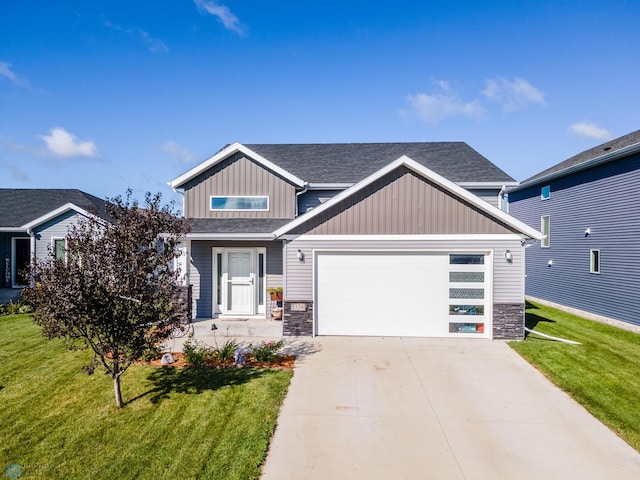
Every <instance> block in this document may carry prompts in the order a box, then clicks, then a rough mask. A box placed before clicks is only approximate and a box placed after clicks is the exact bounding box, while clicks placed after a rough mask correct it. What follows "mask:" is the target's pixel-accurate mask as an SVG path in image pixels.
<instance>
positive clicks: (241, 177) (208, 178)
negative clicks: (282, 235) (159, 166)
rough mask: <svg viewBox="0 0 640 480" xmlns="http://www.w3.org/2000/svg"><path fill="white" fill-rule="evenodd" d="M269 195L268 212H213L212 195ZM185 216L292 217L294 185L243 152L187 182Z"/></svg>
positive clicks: (293, 212)
mask: <svg viewBox="0 0 640 480" xmlns="http://www.w3.org/2000/svg"><path fill="white" fill-rule="evenodd" d="M218 195H221V196H224V195H248V196H265V195H266V196H268V197H269V211H266V212H242V211H239V212H212V211H211V208H210V207H211V196H218ZM184 205H185V206H184V208H185V212H184V216H185V217H187V218H293V217H294V215H295V187H294V186H293V185H291V184H290V183H288V182H286V181H285V180H283V179H282V178H281V177H279V176H277V175H275V174H274V173H272V172H270V171H269V170H267V169H265V168H264V167H262V166H261V165H259V164H257V163H256V162H254V161H252V160H250V159H248V158H246V157H244V156H242V155H239V154H238V155H234V156H232V157H231V158H229V159H227V160H225V161H223V162H220V163H219V164H218V165H215V166H213V167H211V168H210V169H209V170H207V171H206V172H204V173H202V174H200V175H198V176H197V177H196V178H194V179H193V180H191V181H189V182H188V183H187V184H186V185H185V189H184Z"/></svg>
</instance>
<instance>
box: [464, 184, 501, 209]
mask: <svg viewBox="0 0 640 480" xmlns="http://www.w3.org/2000/svg"><path fill="white" fill-rule="evenodd" d="M467 190H469V191H470V192H471V193H473V194H474V195H476V196H477V197H478V198H481V199H482V200H484V201H485V202H487V203H489V204H490V205H493V206H494V207H496V208H500V198H499V194H500V190H499V189H498V190H496V189H491V188H467Z"/></svg>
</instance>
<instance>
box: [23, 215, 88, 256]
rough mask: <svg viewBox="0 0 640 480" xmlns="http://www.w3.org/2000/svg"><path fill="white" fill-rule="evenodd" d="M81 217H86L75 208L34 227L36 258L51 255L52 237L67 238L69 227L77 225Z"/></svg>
mask: <svg viewBox="0 0 640 480" xmlns="http://www.w3.org/2000/svg"><path fill="white" fill-rule="evenodd" d="M80 218H85V217H84V216H83V215H80V214H79V213H78V212H76V211H75V210H70V211H68V212H65V213H62V214H60V215H58V216H57V217H56V218H54V219H52V220H49V221H48V222H45V223H43V224H42V225H38V226H37V227H36V228H34V233H35V234H36V251H35V252H34V253H35V256H36V258H46V257H47V255H49V247H50V246H51V239H53V238H66V236H67V233H69V227H71V226H72V225H75V224H76V222H77V221H78V219H80Z"/></svg>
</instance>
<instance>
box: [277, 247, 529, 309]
mask: <svg viewBox="0 0 640 480" xmlns="http://www.w3.org/2000/svg"><path fill="white" fill-rule="evenodd" d="M298 250H300V251H301V252H302V253H303V254H304V261H302V262H301V261H300V260H299V259H298ZM314 250H339V251H340V250H342V251H347V250H354V251H355V250H357V251H385V250H386V251H391V250H395V251H397V250H403V251H412V252H419V251H440V252H443V253H446V252H449V251H461V252H489V251H491V252H493V265H492V267H493V303H523V302H524V285H523V275H522V271H523V255H524V248H523V247H522V245H521V243H520V239H519V238H517V237H511V238H510V237H509V236H505V239H501V240H495V239H491V240H486V239H483V240H474V239H473V238H467V239H459V240H450V239H449V240H426V239H407V240H396V239H394V240H388V239H379V240H376V239H367V240H352V239H349V240H341V239H332V240H326V239H323V238H317V239H314V238H313V237H312V236H305V237H303V238H298V239H295V240H291V241H289V242H287V243H286V244H285V249H284V251H285V262H286V265H287V269H286V275H285V296H286V299H288V300H312V299H313V252H314ZM506 250H510V251H511V253H512V255H513V260H512V262H507V260H506V259H505V257H504V252H505V251H506ZM357 281H358V279H357V278H354V282H357ZM389 281H390V282H393V281H400V279H389Z"/></svg>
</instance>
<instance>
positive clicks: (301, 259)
mask: <svg viewBox="0 0 640 480" xmlns="http://www.w3.org/2000/svg"><path fill="white" fill-rule="evenodd" d="M298 260H300V261H301V262H304V253H302V250H300V249H298Z"/></svg>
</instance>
